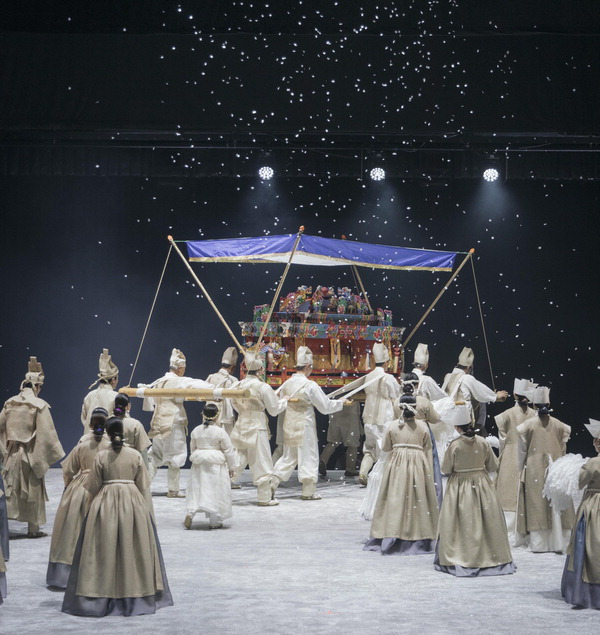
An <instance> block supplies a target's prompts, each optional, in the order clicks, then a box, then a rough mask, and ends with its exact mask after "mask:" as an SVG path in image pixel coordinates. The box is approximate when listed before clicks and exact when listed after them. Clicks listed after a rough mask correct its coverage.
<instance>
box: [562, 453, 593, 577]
mask: <svg viewBox="0 0 600 635" xmlns="http://www.w3.org/2000/svg"><path fill="white" fill-rule="evenodd" d="M585 486H587V489H586V491H585V494H584V495H583V499H582V501H581V504H580V505H579V509H578V510H577V522H576V523H575V527H577V525H578V524H579V521H580V520H581V519H582V518H584V519H585V556H584V559H583V581H584V582H586V583H588V584H600V456H597V457H595V458H593V459H590V460H589V461H588V462H587V463H585V464H584V465H583V466H582V468H581V470H580V471H579V489H583V487H585ZM576 533H577V532H576V531H575V530H573V531H572V532H571V541H570V543H569V548H568V549H567V554H568V555H569V556H570V557H569V564H568V568H569V570H570V571H573V570H574V569H573V546H574V544H573V543H574V541H575V536H576Z"/></svg>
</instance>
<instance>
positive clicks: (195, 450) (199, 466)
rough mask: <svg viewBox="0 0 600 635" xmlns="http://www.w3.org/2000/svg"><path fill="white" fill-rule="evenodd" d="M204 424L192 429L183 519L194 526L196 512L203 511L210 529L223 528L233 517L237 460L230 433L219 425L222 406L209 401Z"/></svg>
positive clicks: (204, 412) (205, 409) (185, 522)
mask: <svg viewBox="0 0 600 635" xmlns="http://www.w3.org/2000/svg"><path fill="white" fill-rule="evenodd" d="M202 417H203V423H201V424H200V425H199V426H196V427H195V428H194V429H193V430H192V434H191V436H190V461H191V462H192V469H191V470H190V477H189V480H188V484H187V490H186V508H187V514H186V516H185V520H184V522H183V524H184V526H185V528H186V529H190V528H191V527H192V519H193V518H194V515H195V514H196V512H204V514H205V515H206V517H207V518H208V521H209V526H210V528H211V529H219V528H220V527H223V521H224V520H227V519H228V518H231V516H232V513H231V485H230V480H229V479H230V478H231V476H232V475H233V471H234V468H235V466H236V463H237V457H236V452H235V449H234V447H233V445H232V444H231V439H230V438H229V435H228V434H227V432H225V430H223V428H221V427H220V426H219V425H218V423H217V422H218V420H219V409H218V408H217V406H216V404H214V403H207V404H206V406H205V407H204V410H203V412H202Z"/></svg>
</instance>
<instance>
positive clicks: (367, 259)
mask: <svg viewBox="0 0 600 635" xmlns="http://www.w3.org/2000/svg"><path fill="white" fill-rule="evenodd" d="M296 238H297V234H283V235H281V236H259V237H257V238H231V239H224V240H189V241H186V244H187V249H188V258H189V259H190V261H191V262H250V263H258V262H282V263H287V262H288V260H289V258H290V254H291V253H292V250H293V248H294V243H295V241H296ZM456 254H457V252H449V251H432V250H428V249H411V248H408V247H392V246H388V245H372V244H370V243H359V242H354V241H351V240H339V239H336V238H321V237H319V236H307V235H306V234H303V235H302V236H301V238H300V242H299V244H298V248H297V249H296V253H295V254H294V258H293V260H292V263H293V264H298V265H317V266H328V267H331V266H339V265H356V266H357V267H375V268H379V269H407V270H419V271H452V266H453V265H454V259H455V258H456Z"/></svg>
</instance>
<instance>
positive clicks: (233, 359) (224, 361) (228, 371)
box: [206, 346, 238, 436]
mask: <svg viewBox="0 0 600 635" xmlns="http://www.w3.org/2000/svg"><path fill="white" fill-rule="evenodd" d="M237 362H238V352H237V349H236V348H235V347H234V346H230V347H229V348H228V349H227V350H226V351H225V352H224V353H223V357H222V358H221V368H220V369H219V370H218V371H217V372H216V373H213V374H212V375H209V376H208V377H207V378H206V381H207V382H208V383H209V384H212V385H213V386H214V387H215V388H231V387H232V386H233V384H235V383H237V381H238V380H237V378H236V377H234V375H233V373H234V372H235V367H236V365H237ZM206 403H207V404H209V403H214V402H211V401H207V402H206ZM217 407H218V408H219V419H218V420H217V422H216V424H217V425H218V426H220V427H221V428H224V430H225V432H227V434H228V435H229V436H231V431H232V430H233V426H234V425H235V410H234V409H233V404H232V403H231V399H223V400H222V401H221V402H220V403H218V404H217Z"/></svg>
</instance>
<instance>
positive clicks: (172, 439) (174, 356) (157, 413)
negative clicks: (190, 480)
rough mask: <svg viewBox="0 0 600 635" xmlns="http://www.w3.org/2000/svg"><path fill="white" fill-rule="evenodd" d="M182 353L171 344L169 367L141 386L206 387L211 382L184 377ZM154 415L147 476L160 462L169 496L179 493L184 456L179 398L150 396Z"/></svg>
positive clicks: (183, 417) (184, 423)
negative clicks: (165, 477)
mask: <svg viewBox="0 0 600 635" xmlns="http://www.w3.org/2000/svg"><path fill="white" fill-rule="evenodd" d="M185 367H186V360H185V355H184V354H183V353H182V352H181V351H180V350H178V349H176V348H174V349H173V351H172V352H171V358H170V361H169V371H168V372H167V373H165V375H164V376H163V377H160V378H159V379H157V380H156V381H154V382H153V383H152V384H149V385H148V386H144V387H145V388H175V389H177V388H209V389H211V390H212V389H213V388H214V386H213V385H212V384H209V383H208V382H206V381H203V380H202V379H192V378H191V377H185ZM148 401H149V402H150V409H152V406H153V407H154V415H153V416H152V421H151V422H150V433H149V435H148V436H149V437H150V438H151V439H152V447H151V448H150V450H149V451H148V458H149V459H150V461H149V472H150V478H151V479H153V478H154V477H155V476H156V472H157V470H158V468H159V467H161V466H162V465H166V466H168V473H167V484H168V492H167V496H168V497H169V498H176V497H177V496H179V472H180V470H181V468H182V467H183V466H184V464H185V461H186V459H187V425H188V420H187V415H186V413H185V408H184V407H183V403H184V401H183V399H179V398H171V397H156V398H150V399H149V400H148Z"/></svg>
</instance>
